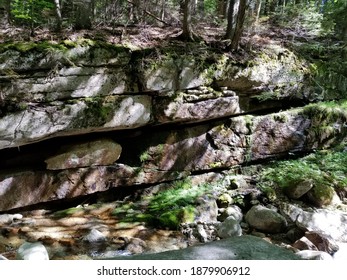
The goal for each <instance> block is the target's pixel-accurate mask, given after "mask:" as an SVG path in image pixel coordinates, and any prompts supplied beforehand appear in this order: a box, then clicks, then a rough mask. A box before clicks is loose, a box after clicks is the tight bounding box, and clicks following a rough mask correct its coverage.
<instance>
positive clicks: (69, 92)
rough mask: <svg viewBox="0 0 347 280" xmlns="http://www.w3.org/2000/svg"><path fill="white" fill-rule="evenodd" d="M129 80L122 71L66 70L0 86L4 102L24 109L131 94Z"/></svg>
mask: <svg viewBox="0 0 347 280" xmlns="http://www.w3.org/2000/svg"><path fill="white" fill-rule="evenodd" d="M128 79H129V77H128V76H127V75H126V73H125V72H124V70H123V69H122V68H112V69H108V68H107V67H97V68H95V67H77V66H70V67H63V68H61V69H56V70H52V74H51V75H49V74H47V71H46V72H40V71H37V72H35V73H34V74H33V75H18V76H16V78H14V77H13V78H8V79H6V80H5V81H3V82H2V83H1V84H0V91H3V92H4V100H5V101H6V102H8V103H11V102H16V101H19V102H21V106H25V105H26V104H28V103H30V104H32V103H47V102H53V101H64V100H68V99H73V98H91V97H96V96H99V97H103V96H109V95H115V94H121V93H124V92H128V91H131V89H130V88H129V85H128V83H129V81H128Z"/></svg>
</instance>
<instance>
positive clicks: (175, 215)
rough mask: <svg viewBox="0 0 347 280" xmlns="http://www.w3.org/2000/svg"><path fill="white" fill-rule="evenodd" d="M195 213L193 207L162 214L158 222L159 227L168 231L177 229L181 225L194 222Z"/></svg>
mask: <svg viewBox="0 0 347 280" xmlns="http://www.w3.org/2000/svg"><path fill="white" fill-rule="evenodd" d="M195 216H196V211H195V208H194V207H193V206H187V207H184V208H180V209H174V210H172V211H168V212H165V213H163V214H162V215H161V216H160V217H159V219H158V222H159V224H160V226H161V227H164V228H169V229H178V227H179V225H180V224H182V223H191V222H194V219H195Z"/></svg>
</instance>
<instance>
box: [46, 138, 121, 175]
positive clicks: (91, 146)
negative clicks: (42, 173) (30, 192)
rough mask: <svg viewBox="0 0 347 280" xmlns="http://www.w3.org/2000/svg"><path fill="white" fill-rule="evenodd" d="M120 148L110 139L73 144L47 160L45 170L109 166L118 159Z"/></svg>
mask: <svg viewBox="0 0 347 280" xmlns="http://www.w3.org/2000/svg"><path fill="white" fill-rule="evenodd" d="M121 152H122V147H121V146H120V145H119V144H117V143H116V142H114V141H113V140H111V139H100V140H95V141H91V142H84V143H80V144H73V145H71V146H66V147H62V148H61V152H60V153H59V154H57V155H55V156H52V157H50V158H48V159H47V160H46V161H45V162H46V163H47V169H50V170H59V169H68V168H77V167H88V166H97V165H111V164H113V163H114V162H115V161H116V160H118V159H119V157H120V154H121Z"/></svg>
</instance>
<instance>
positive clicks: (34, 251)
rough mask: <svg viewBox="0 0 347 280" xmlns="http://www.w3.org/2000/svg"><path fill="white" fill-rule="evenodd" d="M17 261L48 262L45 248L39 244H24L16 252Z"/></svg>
mask: <svg viewBox="0 0 347 280" xmlns="http://www.w3.org/2000/svg"><path fill="white" fill-rule="evenodd" d="M16 258H17V259H18V260H49V256H48V252H47V250H46V247H45V246H43V245H42V243H40V242H35V243H30V242H24V243H23V244H22V245H21V246H20V247H19V248H18V250H17V255H16Z"/></svg>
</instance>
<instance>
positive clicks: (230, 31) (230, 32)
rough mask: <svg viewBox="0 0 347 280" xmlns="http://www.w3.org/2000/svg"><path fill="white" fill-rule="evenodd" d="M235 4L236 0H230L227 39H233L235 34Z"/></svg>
mask: <svg viewBox="0 0 347 280" xmlns="http://www.w3.org/2000/svg"><path fill="white" fill-rule="evenodd" d="M234 6H235V0H230V2H229V10H228V26H227V31H226V34H225V39H230V40H231V39H232V38H233V35H234Z"/></svg>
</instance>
